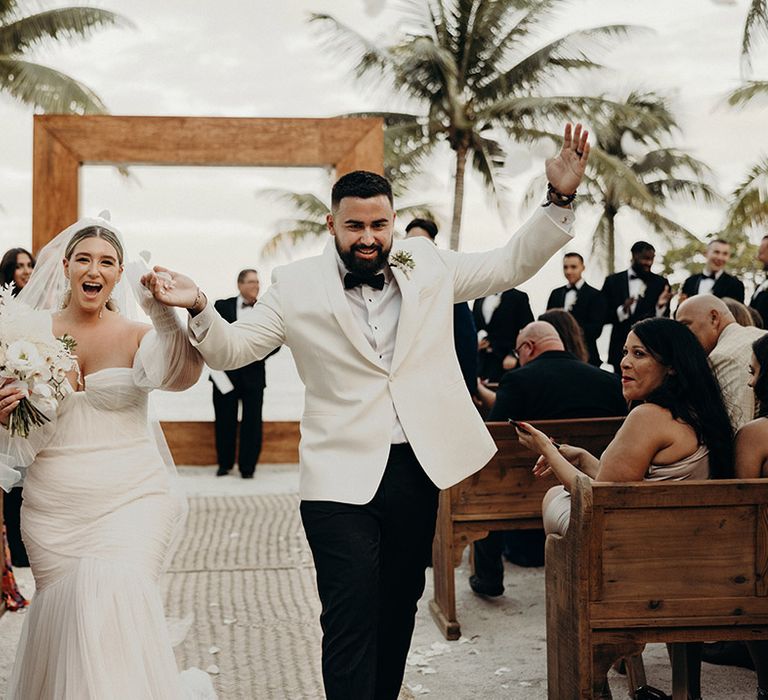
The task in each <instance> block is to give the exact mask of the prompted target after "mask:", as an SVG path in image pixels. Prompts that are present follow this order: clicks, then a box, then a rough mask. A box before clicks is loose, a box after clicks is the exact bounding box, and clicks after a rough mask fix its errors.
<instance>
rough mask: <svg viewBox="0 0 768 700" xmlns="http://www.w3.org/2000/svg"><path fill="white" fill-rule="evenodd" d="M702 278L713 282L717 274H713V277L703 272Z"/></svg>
mask: <svg viewBox="0 0 768 700" xmlns="http://www.w3.org/2000/svg"><path fill="white" fill-rule="evenodd" d="M701 277H702V279H705V280H713V279H715V273H714V272H713V273H712V274H711V275H708V274H707V273H706V272H702V273H701Z"/></svg>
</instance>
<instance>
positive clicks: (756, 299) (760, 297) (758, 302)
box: [749, 290, 768, 326]
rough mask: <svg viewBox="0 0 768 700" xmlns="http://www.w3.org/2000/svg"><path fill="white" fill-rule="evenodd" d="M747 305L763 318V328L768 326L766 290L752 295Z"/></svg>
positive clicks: (767, 295) (767, 291) (767, 296)
mask: <svg viewBox="0 0 768 700" xmlns="http://www.w3.org/2000/svg"><path fill="white" fill-rule="evenodd" d="M749 305H750V306H751V307H752V308H753V309H755V310H756V311H757V312H758V313H759V314H760V315H761V316H762V317H763V326H765V325H768V290H765V291H762V292H756V293H755V294H753V295H752V299H751V300H750V302H749Z"/></svg>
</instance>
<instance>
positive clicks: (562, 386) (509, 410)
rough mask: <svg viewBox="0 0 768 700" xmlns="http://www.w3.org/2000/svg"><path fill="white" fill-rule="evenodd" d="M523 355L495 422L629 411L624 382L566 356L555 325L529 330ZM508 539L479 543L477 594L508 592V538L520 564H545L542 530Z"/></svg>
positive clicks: (505, 382)
mask: <svg viewBox="0 0 768 700" xmlns="http://www.w3.org/2000/svg"><path fill="white" fill-rule="evenodd" d="M548 313H551V312H548ZM562 313H566V315H568V314H567V312H562ZM577 328H578V327H577ZM517 353H518V355H519V358H520V365H521V366H520V368H519V369H515V370H512V371H511V372H507V373H506V374H505V375H504V376H503V377H502V379H501V383H500V384H499V390H498V392H497V394H496V403H495V404H494V406H493V408H492V409H491V412H490V415H489V416H488V419H489V420H497V421H498V420H507V419H508V418H512V419H515V420H520V419H528V420H545V419H558V418H560V419H565V418H596V417H601V416H623V415H624V414H625V413H626V412H627V407H626V402H625V401H624V398H623V397H622V395H621V384H620V382H619V379H618V377H617V376H616V375H614V374H612V373H610V372H604V371H603V370H600V369H597V367H593V366H592V365H589V364H587V363H586V362H583V361H581V360H578V359H576V358H575V357H574V356H573V355H572V354H571V353H569V352H566V350H565V348H564V347H563V341H562V340H561V338H560V336H559V335H558V332H557V331H556V330H555V328H554V327H553V326H551V325H550V324H549V323H545V322H543V321H536V322H534V323H531V324H529V325H527V326H526V327H525V328H523V330H522V331H520V335H519V336H518V339H517ZM504 535H505V533H502V532H492V533H491V534H490V535H489V536H488V537H487V538H486V539H484V540H482V541H480V542H476V543H475V574H474V575H473V576H472V577H471V578H470V586H471V587H472V590H473V591H475V593H478V594H480V595H489V596H497V595H501V594H502V593H503V592H504V585H503V579H504V565H503V563H502V560H501V553H502V548H503V546H504V540H505V539H506V540H507V549H508V558H509V559H510V560H511V561H513V562H514V563H516V564H520V565H523V566H541V565H542V564H543V563H544V535H543V532H542V531H541V530H530V531H525V532H514V533H506V535H507V537H506V538H505V537H504Z"/></svg>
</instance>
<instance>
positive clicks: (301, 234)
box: [261, 220, 328, 259]
mask: <svg viewBox="0 0 768 700" xmlns="http://www.w3.org/2000/svg"><path fill="white" fill-rule="evenodd" d="M327 233H328V229H327V228H325V226H323V227H322V228H320V227H319V226H318V225H317V224H316V223H315V222H306V221H301V220H296V221H292V222H290V227H289V228H286V229H284V230H282V231H279V232H278V233H276V234H275V235H274V236H272V238H270V239H269V240H268V241H267V242H266V243H265V244H264V245H263V246H262V248H261V257H262V258H265V259H268V258H271V257H274V256H275V255H277V253H279V252H280V251H290V250H291V248H293V247H294V246H296V245H297V244H298V243H302V242H304V241H308V240H312V239H319V238H321V237H322V236H323V235H327Z"/></svg>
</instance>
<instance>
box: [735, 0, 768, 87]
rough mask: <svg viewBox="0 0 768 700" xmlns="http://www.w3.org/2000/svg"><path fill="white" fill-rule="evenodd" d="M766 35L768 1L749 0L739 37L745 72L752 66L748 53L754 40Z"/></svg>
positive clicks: (763, 37)
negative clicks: (742, 30) (740, 36)
mask: <svg viewBox="0 0 768 700" xmlns="http://www.w3.org/2000/svg"><path fill="white" fill-rule="evenodd" d="M766 36H768V2H767V1H766V0H751V2H750V5H749V11H748V12H747V19H746V21H745V22H744V33H743V35H742V38H741V61H742V68H743V71H744V72H745V73H746V72H747V71H749V70H750V69H751V67H752V62H751V60H750V54H751V51H752V49H753V48H754V45H755V42H756V40H758V39H765V38H766Z"/></svg>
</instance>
